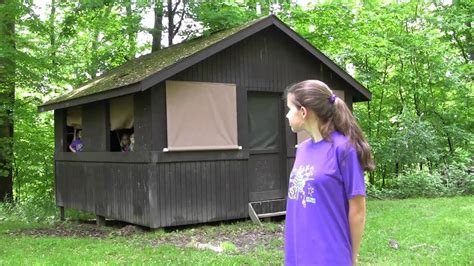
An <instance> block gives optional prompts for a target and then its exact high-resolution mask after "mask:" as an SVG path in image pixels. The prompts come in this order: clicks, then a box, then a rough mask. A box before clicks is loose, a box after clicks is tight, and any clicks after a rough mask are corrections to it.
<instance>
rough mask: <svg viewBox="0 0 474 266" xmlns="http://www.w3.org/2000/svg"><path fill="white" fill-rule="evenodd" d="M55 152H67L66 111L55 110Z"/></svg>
mask: <svg viewBox="0 0 474 266" xmlns="http://www.w3.org/2000/svg"><path fill="white" fill-rule="evenodd" d="M54 136H55V138H54V151H55V152H56V153H57V152H65V151H67V136H66V109H57V110H54Z"/></svg>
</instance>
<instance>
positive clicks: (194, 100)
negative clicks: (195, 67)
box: [166, 81, 238, 151]
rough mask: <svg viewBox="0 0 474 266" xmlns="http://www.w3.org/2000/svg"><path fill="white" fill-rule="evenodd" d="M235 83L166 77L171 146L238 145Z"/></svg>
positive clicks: (193, 148) (212, 147)
mask: <svg viewBox="0 0 474 266" xmlns="http://www.w3.org/2000/svg"><path fill="white" fill-rule="evenodd" d="M236 95H237V91H236V85H235V84H226V83H209V82H183V81H166V111H167V112H166V113H167V125H168V150H170V151H173V150H221V149H237V148H238V144H237V101H236V100H237V99H236Z"/></svg>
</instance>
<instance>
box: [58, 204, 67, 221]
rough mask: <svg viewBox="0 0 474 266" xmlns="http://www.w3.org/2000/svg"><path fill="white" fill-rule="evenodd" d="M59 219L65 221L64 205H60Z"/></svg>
mask: <svg viewBox="0 0 474 266" xmlns="http://www.w3.org/2000/svg"><path fill="white" fill-rule="evenodd" d="M59 219H60V220H61V221H65V220H66V219H65V216H64V207H63V206H59Z"/></svg>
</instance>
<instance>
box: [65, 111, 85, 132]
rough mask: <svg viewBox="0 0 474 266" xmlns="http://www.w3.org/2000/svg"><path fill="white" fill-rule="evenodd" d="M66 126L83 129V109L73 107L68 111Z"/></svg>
mask: <svg viewBox="0 0 474 266" xmlns="http://www.w3.org/2000/svg"><path fill="white" fill-rule="evenodd" d="M66 124H67V125H68V126H70V127H73V128H75V129H78V128H82V108H81V107H71V108H68V109H67V117H66Z"/></svg>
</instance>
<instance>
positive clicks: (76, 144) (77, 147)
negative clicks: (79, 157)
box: [71, 139, 84, 152]
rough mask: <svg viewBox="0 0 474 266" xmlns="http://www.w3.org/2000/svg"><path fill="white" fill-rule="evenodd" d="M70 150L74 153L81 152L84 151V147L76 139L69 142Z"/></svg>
mask: <svg viewBox="0 0 474 266" xmlns="http://www.w3.org/2000/svg"><path fill="white" fill-rule="evenodd" d="M71 148H72V149H73V150H75V151H76V152H81V151H82V149H84V145H83V144H82V140H81V139H76V140H73V141H72V142H71Z"/></svg>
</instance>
